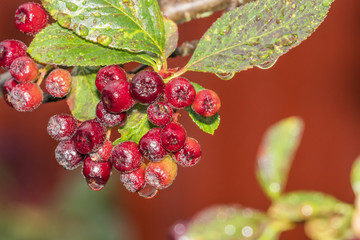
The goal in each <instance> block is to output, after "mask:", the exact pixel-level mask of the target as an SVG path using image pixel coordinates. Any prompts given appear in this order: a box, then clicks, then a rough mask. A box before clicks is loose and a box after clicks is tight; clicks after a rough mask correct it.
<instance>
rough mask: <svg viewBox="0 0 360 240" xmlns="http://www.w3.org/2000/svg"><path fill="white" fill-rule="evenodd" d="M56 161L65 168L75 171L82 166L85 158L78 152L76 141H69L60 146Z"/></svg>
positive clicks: (57, 148)
mask: <svg viewBox="0 0 360 240" xmlns="http://www.w3.org/2000/svg"><path fill="white" fill-rule="evenodd" d="M55 159H56V161H57V162H58V163H59V164H60V166H62V167H63V168H65V169H67V170H73V169H75V168H77V167H78V166H80V165H81V163H82V160H83V159H84V156H83V155H81V154H80V153H78V152H77V151H76V149H75V141H74V139H69V140H66V141H62V142H60V143H59V144H58V146H57V147H56V149H55Z"/></svg>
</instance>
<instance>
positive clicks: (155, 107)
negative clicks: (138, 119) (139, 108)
mask: <svg viewBox="0 0 360 240" xmlns="http://www.w3.org/2000/svg"><path fill="white" fill-rule="evenodd" d="M147 114H148V118H149V121H150V122H151V123H153V124H154V125H156V126H159V127H162V126H165V125H166V124H168V123H169V122H170V121H171V117H172V115H173V111H172V109H171V107H170V106H169V104H167V103H163V102H157V103H153V104H151V105H150V106H149V107H148V109H147Z"/></svg>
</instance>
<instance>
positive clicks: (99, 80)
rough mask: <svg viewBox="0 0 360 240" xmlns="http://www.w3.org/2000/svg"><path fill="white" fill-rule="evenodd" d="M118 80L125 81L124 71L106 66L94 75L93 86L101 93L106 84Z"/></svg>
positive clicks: (116, 67)
mask: <svg viewBox="0 0 360 240" xmlns="http://www.w3.org/2000/svg"><path fill="white" fill-rule="evenodd" d="M118 80H123V81H126V80H127V78H126V72H125V70H124V69H122V68H121V67H119V66H118V65H111V66H106V67H103V68H101V69H100V70H99V71H98V73H97V75H96V80H95V85H96V88H97V89H98V90H99V92H102V90H103V89H104V87H105V86H106V84H108V83H109V82H112V81H118Z"/></svg>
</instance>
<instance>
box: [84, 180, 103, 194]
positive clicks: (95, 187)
mask: <svg viewBox="0 0 360 240" xmlns="http://www.w3.org/2000/svg"><path fill="white" fill-rule="evenodd" d="M86 182H87V185H88V186H89V188H91V190H94V191H99V190H101V189H103V188H104V187H105V184H99V183H98V182H97V181H96V180H95V179H93V178H89V179H86Z"/></svg>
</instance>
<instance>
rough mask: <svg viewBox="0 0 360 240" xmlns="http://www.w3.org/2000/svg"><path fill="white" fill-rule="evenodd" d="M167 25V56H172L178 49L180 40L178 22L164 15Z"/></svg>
mask: <svg viewBox="0 0 360 240" xmlns="http://www.w3.org/2000/svg"><path fill="white" fill-rule="evenodd" d="M164 25H165V50H164V51H165V56H166V57H168V56H170V55H171V54H172V53H173V52H174V51H175V49H176V47H177V44H178V40H179V31H178V27H177V25H176V23H174V22H173V21H172V20H170V19H168V18H166V17H164Z"/></svg>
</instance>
